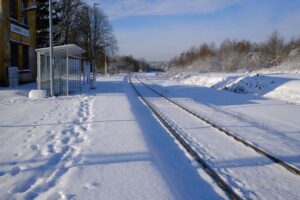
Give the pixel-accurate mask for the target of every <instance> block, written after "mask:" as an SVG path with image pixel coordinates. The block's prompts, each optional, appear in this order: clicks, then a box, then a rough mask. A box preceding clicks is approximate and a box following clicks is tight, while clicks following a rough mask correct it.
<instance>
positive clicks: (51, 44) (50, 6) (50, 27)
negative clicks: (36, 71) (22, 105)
mask: <svg viewBox="0 0 300 200" xmlns="http://www.w3.org/2000/svg"><path fill="white" fill-rule="evenodd" d="M52 26H53V24H52V0H49V47H50V55H49V57H50V61H49V65H50V95H51V96H54V91H53V27H52Z"/></svg>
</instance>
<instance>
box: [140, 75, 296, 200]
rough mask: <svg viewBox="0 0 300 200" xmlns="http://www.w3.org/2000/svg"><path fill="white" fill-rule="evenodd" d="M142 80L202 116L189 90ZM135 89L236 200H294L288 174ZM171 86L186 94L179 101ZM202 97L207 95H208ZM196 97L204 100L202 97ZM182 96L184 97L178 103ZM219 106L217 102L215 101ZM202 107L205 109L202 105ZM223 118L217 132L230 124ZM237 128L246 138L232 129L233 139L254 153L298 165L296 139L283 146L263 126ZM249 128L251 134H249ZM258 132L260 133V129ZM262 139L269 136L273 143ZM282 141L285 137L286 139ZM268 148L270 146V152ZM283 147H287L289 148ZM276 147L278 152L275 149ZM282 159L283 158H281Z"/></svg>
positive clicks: (142, 88)
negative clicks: (265, 153) (244, 141)
mask: <svg viewBox="0 0 300 200" xmlns="http://www.w3.org/2000/svg"><path fill="white" fill-rule="evenodd" d="M147 78H148V83H149V84H151V86H153V87H155V88H156V89H158V90H159V91H160V92H161V91H163V90H166V91H167V92H164V93H165V94H166V95H167V96H170V97H171V98H172V99H173V100H176V101H177V102H180V103H181V104H184V106H186V107H188V108H189V109H190V110H194V111H198V112H200V113H202V115H203V114H204V113H203V112H201V110H200V109H202V111H203V108H202V107H201V105H199V102H196V101H193V99H192V98H191V96H190V95H189V91H190V88H189V87H182V85H180V86H178V85H175V84H172V83H168V86H166V85H164V86H165V87H163V84H164V83H166V82H165V81H163V80H160V81H158V80H156V79H155V78H154V77H149V76H148V77H147ZM149 80H150V81H149ZM171 84H172V85H171ZM136 85H137V87H138V88H139V91H140V92H141V93H142V94H143V96H145V97H146V98H147V99H148V100H149V101H150V102H151V104H152V105H153V106H155V107H156V108H157V109H158V110H159V112H160V113H161V114H162V115H163V116H164V118H165V119H167V120H168V121H169V122H170V124H171V125H172V126H173V127H174V128H175V129H177V130H178V131H179V133H180V135H181V136H182V137H183V138H184V139H185V140H186V141H187V142H188V143H189V145H191V146H192V147H193V149H195V150H196V151H197V153H198V154H199V155H200V156H201V158H202V159H203V160H205V161H206V162H207V163H209V165H210V166H211V167H212V168H213V169H214V170H215V171H217V172H218V174H219V175H220V176H222V177H223V178H224V179H225V180H226V181H227V182H228V183H229V184H230V185H231V187H232V188H234V190H235V191H236V192H237V193H238V194H239V195H240V196H241V197H242V198H245V199H276V198H277V199H298V198H300V196H299V192H300V190H299V188H300V182H299V177H298V176H297V175H295V174H292V173H291V172H289V171H288V170H286V169H284V168H283V167H282V166H279V165H278V164H275V163H274V162H272V161H271V160H269V159H268V158H266V157H264V156H262V155H260V154H258V153H257V152H256V151H254V150H253V149H251V148H249V147H246V146H245V145H243V144H241V143H239V142H237V141H235V140H233V139H232V138H230V137H228V136H227V135H226V134H224V133H220V131H219V130H218V129H215V128H213V127H212V126H210V125H208V124H206V123H205V122H203V121H201V120H199V119H198V118H195V117H193V116H192V115H190V113H187V112H185V111H183V110H182V109H180V108H179V107H178V106H176V105H174V104H172V103H170V102H169V101H167V100H165V99H163V98H161V97H159V96H158V95H157V94H156V93H154V92H152V91H151V90H148V89H147V88H146V87H145V86H141V85H140V84H139V83H138V82H136ZM176 87H178V88H180V89H182V91H186V93H181V95H182V96H179V95H180V93H179V90H178V91H176V89H175V88H176ZM198 92H201V91H198ZM206 92H207V93H209V91H206ZM223 93H224V92H223ZM194 95H197V93H196V90H195V91H194ZM201 95H204V93H202V94H201ZM183 96H185V97H184V98H183ZM206 99H207V100H209V98H206ZM221 101H222V100H221V99H220V102H221ZM203 107H205V105H204V106H203ZM208 114H209V113H208ZM214 114H215V116H209V117H210V119H211V120H214V121H216V119H215V118H216V117H220V115H219V114H218V113H217V112H215V113H214ZM257 114H259V112H257ZM223 117H224V119H223V120H224V121H226V120H228V121H226V122H227V124H226V125H224V124H222V125H223V126H222V127H226V128H227V127H228V128H230V126H231V125H232V124H230V123H229V122H230V121H231V122H232V121H233V120H232V116H223ZM238 124H240V125H241V127H243V128H240V129H239V131H242V132H245V131H247V133H246V134H244V133H239V132H236V131H237V130H234V131H235V133H236V135H237V134H240V136H242V137H243V138H246V139H247V140H248V141H250V142H251V143H254V144H255V145H258V146H259V147H260V148H263V149H267V151H268V152H271V154H273V155H276V156H277V157H280V156H282V159H283V160H286V162H289V163H292V164H294V165H298V166H299V159H296V157H297V156H298V153H299V148H300V145H299V139H297V141H289V139H288V138H284V137H281V138H279V137H277V138H276V136H277V135H276V133H267V132H268V131H269V130H265V129H264V128H263V127H255V125H252V126H253V127H252V128H247V126H249V124H246V123H245V122H243V121H242V123H241V122H240V123H236V125H238ZM244 125H245V126H244ZM250 127H251V124H250ZM254 127H255V128H256V129H254ZM261 128H262V130H260V129H261ZM248 131H249V132H248ZM256 131H259V132H260V134H257V133H256ZM267 134H272V136H273V138H275V139H273V138H272V137H270V135H267ZM282 135H285V133H282ZM285 136H286V137H288V134H286V135H285ZM288 142H289V144H288ZM273 145H274V146H275V147H273ZM288 145H291V146H293V147H289V146H288ZM267 146H269V147H267ZM278 147H279V149H277V148H278ZM284 154H285V156H284V157H283V155H284ZM289 156H291V157H289ZM293 156H295V158H293ZM293 161H294V162H293ZM271 180H273V181H271ZM275 180H280V181H275Z"/></svg>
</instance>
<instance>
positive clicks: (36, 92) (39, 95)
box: [29, 90, 47, 99]
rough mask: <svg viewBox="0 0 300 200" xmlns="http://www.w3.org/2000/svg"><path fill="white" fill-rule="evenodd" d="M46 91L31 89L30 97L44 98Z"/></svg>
mask: <svg viewBox="0 0 300 200" xmlns="http://www.w3.org/2000/svg"><path fill="white" fill-rule="evenodd" d="M46 96H47V92H46V90H31V91H30V92H29V98H30V99H43V98H46Z"/></svg>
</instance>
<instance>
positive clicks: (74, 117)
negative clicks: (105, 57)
mask: <svg viewBox="0 0 300 200" xmlns="http://www.w3.org/2000/svg"><path fill="white" fill-rule="evenodd" d="M34 88H35V84H27V85H22V86H20V87H19V88H18V89H10V88H0V199H3V200H5V199H26V200H29V199H42V200H44V199H46V200H52V199H53V200H57V199H68V200H71V199H101V200H102V199H108V200H119V199H128V200H132V199H138V200H139V199H142V200H146V199H155V200H159V199H162V200H165V199H227V196H226V194H225V193H224V192H223V191H222V190H221V189H220V188H219V187H218V186H217V185H216V184H215V183H214V182H213V181H212V180H211V178H210V177H209V176H208V175H207V174H206V173H205V172H204V170H203V169H202V168H201V167H200V166H199V165H197V164H195V163H194V162H193V160H192V159H191V158H190V157H189V156H187V154H186V152H184V151H183V150H182V149H181V148H180V146H179V145H178V144H177V143H176V142H174V139H173V138H172V137H171V136H170V134H169V133H168V132H167V131H166V130H165V129H164V128H163V127H162V126H161V124H160V123H159V122H158V121H157V120H156V119H155V118H154V117H153V115H152V114H151V113H150V111H149V110H148V109H147V107H145V105H144V104H143V103H142V102H141V101H140V100H139V98H138V97H137V95H136V94H135V92H134V91H133V90H132V88H131V86H130V85H129V83H128V81H127V76H126V75H122V76H114V77H106V78H105V77H99V78H98V82H97V89H96V90H94V91H92V90H88V89H86V90H84V91H83V93H82V94H75V95H70V96H65V97H53V98H46V99H36V100H33V99H29V98H28V97H27V95H28V92H29V90H31V89H34ZM266 181H267V180H266ZM270 181H272V180H270ZM286 187H287V186H286Z"/></svg>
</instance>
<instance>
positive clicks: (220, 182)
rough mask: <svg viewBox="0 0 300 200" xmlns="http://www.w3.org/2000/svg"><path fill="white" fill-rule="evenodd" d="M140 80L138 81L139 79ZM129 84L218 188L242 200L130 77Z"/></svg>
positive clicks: (229, 195) (237, 199)
mask: <svg viewBox="0 0 300 200" xmlns="http://www.w3.org/2000/svg"><path fill="white" fill-rule="evenodd" d="M137 80H138V79H137ZM129 83H130V85H131V86H132V88H133V90H134V91H135V92H136V94H137V95H138V96H139V97H140V98H141V100H142V101H143V102H144V103H145V104H146V105H147V106H148V108H149V109H150V110H151V112H152V113H153V114H154V115H155V117H157V119H158V120H159V121H160V122H161V123H162V124H163V125H164V126H165V128H167V130H168V131H169V132H170V133H171V134H172V135H173V136H174V137H175V138H176V139H177V141H178V142H179V143H180V144H181V145H182V146H183V147H184V149H185V150H186V151H187V152H188V153H189V154H190V155H191V156H192V157H193V158H194V159H195V160H196V161H197V162H198V163H199V164H200V165H201V166H202V167H203V169H204V170H205V172H206V173H207V174H208V175H209V176H210V177H212V178H213V180H215V181H216V183H217V184H218V186H219V187H220V188H221V189H222V190H223V191H224V192H225V193H226V194H227V195H228V197H229V198H231V199H234V200H241V199H242V198H241V197H240V196H239V195H238V194H237V193H236V192H235V191H234V190H233V189H232V188H231V187H230V186H229V185H228V184H227V183H226V181H225V180H223V179H222V178H221V177H220V176H219V175H218V174H217V172H215V170H213V168H211V167H210V166H209V165H208V164H207V163H206V162H205V161H204V160H203V159H202V158H201V157H200V156H199V155H198V153H197V152H196V151H195V150H194V149H193V148H192V147H191V146H190V145H189V144H188V143H187V142H186V141H185V140H184V139H183V138H182V137H181V136H180V134H179V133H178V132H177V130H176V129H175V128H173V127H172V125H170V124H169V122H168V121H167V120H166V119H164V117H163V116H162V115H161V114H160V113H159V112H158V111H157V110H156V109H155V107H154V106H153V105H152V104H151V103H150V102H149V101H148V100H147V99H146V98H145V97H144V96H143V95H142V94H141V93H140V92H139V91H138V89H137V88H136V87H135V85H134V84H133V83H132V81H131V76H129Z"/></svg>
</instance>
